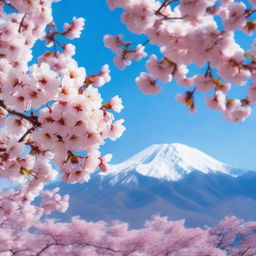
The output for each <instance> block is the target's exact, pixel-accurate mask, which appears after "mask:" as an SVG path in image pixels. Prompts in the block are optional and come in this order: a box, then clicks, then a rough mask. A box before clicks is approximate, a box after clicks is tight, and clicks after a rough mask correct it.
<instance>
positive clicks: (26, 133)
mask: <svg viewBox="0 0 256 256" xmlns="http://www.w3.org/2000/svg"><path fill="white" fill-rule="evenodd" d="M34 130H35V128H34V127H31V128H30V129H28V130H27V131H26V132H25V133H24V134H23V136H22V137H21V138H20V139H19V140H18V142H22V141H24V139H25V138H26V136H27V135H28V134H30V133H31V132H33V131H34Z"/></svg>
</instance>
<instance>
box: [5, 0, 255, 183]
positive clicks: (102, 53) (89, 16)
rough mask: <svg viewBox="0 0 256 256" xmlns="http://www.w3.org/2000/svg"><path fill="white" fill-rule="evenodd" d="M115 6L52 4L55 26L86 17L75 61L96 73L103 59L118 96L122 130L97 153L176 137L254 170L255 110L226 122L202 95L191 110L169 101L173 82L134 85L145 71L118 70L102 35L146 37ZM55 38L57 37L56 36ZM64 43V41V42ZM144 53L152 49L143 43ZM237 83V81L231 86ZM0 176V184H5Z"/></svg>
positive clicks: (106, 92) (139, 67) (120, 153)
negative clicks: (151, 87) (145, 88)
mask: <svg viewBox="0 0 256 256" xmlns="http://www.w3.org/2000/svg"><path fill="white" fill-rule="evenodd" d="M120 13H121V10H116V11H114V12H113V11H110V10H109V9H108V7H107V5H106V1H105V0H97V1H84V0H76V1H75V2H74V1H69V0H62V1H61V2H58V3H55V4H54V17H55V20H56V23H57V25H58V28H59V29H61V28H62V25H63V23H65V22H70V21H71V20H72V17H73V16H75V17H84V18H85V19H86V26H85V30H84V32H83V34H82V36H81V38H79V39H76V40H73V41H72V43H74V44H75V45H76V46H77V53H76V56H75V58H76V60H77V61H78V62H79V65H80V66H84V67H85V68H86V70H87V73H88V74H91V73H97V72H98V71H99V70H100V68H101V67H102V65H104V64H109V65H110V69H111V76H112V80H111V82H110V83H108V84H106V85H105V86H103V87H102V88H101V93H102V95H103V97H104V99H105V100H106V101H107V100H108V99H110V98H111V97H113V96H115V95H119V96H120V97H121V98H122V99H123V104H124V106H125V109H124V110H123V111H122V112H121V113H120V114H116V118H117V119H119V118H124V119H125V126H126V128H127V129H126V131H125V133H124V135H123V136H122V137H121V138H120V139H119V140H117V141H114V142H113V141H110V140H108V141H106V144H105V145H104V146H103V147H102V152H103V153H112V154H113V159H112V162H113V163H118V162H121V161H123V160H125V159H127V158H128V157H130V156H132V155H133V154H135V153H137V152H139V151H141V150H143V149H144V148H146V147H148V146H150V145H152V144H160V143H174V142H179V143H183V144H186V145H188V146H192V147H196V148H198V149H200V150H202V151H203V152H205V153H207V154H208V155H210V156H212V157H214V158H216V159H218V160H220V161H222V162H225V163H228V164H231V165H234V166H237V167H242V168H247V169H251V170H256V157H255V156H256V113H254V112H253V114H252V115H251V117H250V118H248V119H247V120H246V121H245V122H242V123H235V124H234V123H229V122H227V121H225V120H224V118H223V116H222V115H221V113H219V112H216V111H212V110H209V109H207V108H206V106H205V103H204V99H203V98H204V97H203V96H200V95H196V106H197V112H196V113H195V114H189V113H188V110H187V109H186V108H185V107H184V106H182V105H180V104H179V103H178V102H177V101H176V100H175V94H176V93H177V92H179V93H180V92H185V89H184V88H182V87H181V86H179V85H177V84H176V83H175V82H174V81H172V82H171V83H169V84H164V85H163V87H162V91H161V92H160V94H158V95H157V96H149V95H144V94H143V93H142V92H141V91H139V89H138V87H137V85H136V84H135V81H134V80H135V77H136V76H137V75H138V74H139V73H140V72H142V71H145V67H144V63H145V61H146V58H145V59H144V60H143V61H142V62H139V63H138V62H134V63H133V64H132V65H131V66H129V67H127V68H126V69H125V70H124V71H120V70H118V69H117V68H116V67H115V66H114V65H113V63H112V59H113V57H114V55H113V54H112V52H110V50H109V49H106V48H105V47H104V45H103V36H104V35H105V34H107V33H109V34H113V35H116V34H119V33H122V34H124V35H125V39H126V40H128V41H134V42H136V43H141V42H144V41H145V39H146V37H144V36H135V35H133V34H132V33H130V32H129V31H127V30H126V27H125V26H124V25H123V24H122V23H121V22H120ZM237 38H238V39H239V41H241V42H242V43H243V45H245V46H246V47H249V45H250V44H249V43H248V40H247V41H245V39H244V38H243V37H242V36H241V35H238V37H237ZM61 42H64V41H62V39H61ZM65 42H66V41H65ZM147 49H148V50H149V51H148V53H153V52H155V50H156V48H154V47H149V46H148V45H147ZM44 50H45V47H42V43H39V44H37V46H36V47H35V52H34V53H35V57H36V56H38V55H40V54H42V51H44ZM236 87H237V86H236ZM235 94H236V95H239V96H240V97H245V96H246V91H245V88H240V87H237V88H236V90H235ZM5 183H6V182H5V181H1V183H0V185H1V186H6V184H5Z"/></svg>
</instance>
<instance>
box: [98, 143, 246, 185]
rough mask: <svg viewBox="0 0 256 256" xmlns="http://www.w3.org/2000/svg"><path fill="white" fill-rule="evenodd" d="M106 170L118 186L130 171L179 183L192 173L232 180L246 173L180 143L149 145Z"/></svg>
mask: <svg viewBox="0 0 256 256" xmlns="http://www.w3.org/2000/svg"><path fill="white" fill-rule="evenodd" d="M109 169H110V170H109V172H108V173H107V174H106V175H107V176H108V175H109V176H110V177H109V178H111V179H112V183H114V182H118V180H119V179H120V178H122V177H124V176H127V174H128V173H129V172H131V171H136V172H137V173H139V174H141V175H143V176H148V177H154V178H157V179H162V180H167V181H177V180H180V179H182V178H184V177H185V175H187V174H189V173H191V172H192V171H199V172H202V173H204V174H208V173H223V174H227V175H231V176H238V175H241V174H243V173H244V172H245V171H243V170H240V169H238V168H235V167H232V166H229V165H226V164H224V163H222V162H220V161H217V160H216V159H214V158H212V157H210V156H208V155H206V154H205V153H203V152H201V151H200V150H198V149H196V148H192V147H188V146H186V145H183V144H179V143H173V144H159V145H152V146H150V147H148V148H146V149H145V150H143V151H141V152H140V153H138V154H136V155H134V156H133V157H131V158H129V159H128V160H126V161H124V162H122V163H120V164H116V165H112V166H110V168H109ZM103 175H104V174H103ZM130 179H131V178H130ZM128 181H129V180H128Z"/></svg>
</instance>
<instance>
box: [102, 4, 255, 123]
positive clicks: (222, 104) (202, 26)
mask: <svg viewBox="0 0 256 256" xmlns="http://www.w3.org/2000/svg"><path fill="white" fill-rule="evenodd" d="M107 3H108V5H109V7H110V9H112V10H113V9H115V8H122V9H123V13H122V15H121V21H122V22H123V23H124V24H125V25H126V26H127V28H128V30H130V31H131V32H132V33H134V34H143V35H145V36H146V37H147V40H146V41H145V42H144V43H142V44H139V45H137V46H135V47H133V45H132V43H131V42H128V41H124V40H123V36H122V35H121V34H119V35H116V36H112V35H105V37H104V43H105V46H106V47H107V48H110V49H111V50H112V51H113V52H114V53H115V54H116V57H115V58H114V63H115V64H116V65H117V67H118V68H120V69H124V68H125V67H126V66H128V65H130V64H131V62H132V61H133V60H136V61H138V60H141V59H142V58H143V57H145V56H147V53H146V52H145V47H146V44H148V43H150V44H152V45H155V46H157V47H159V52H157V53H156V54H151V55H150V56H149V57H148V60H147V61H146V64H145V66H146V69H147V72H141V73H140V75H139V76H138V77H137V78H136V83H137V84H138V86H139V89H140V90H141V91H142V92H144V93H145V94H152V95H154V94H157V93H159V92H160V90H161V84H162V83H170V82H171V81H172V80H173V79H175V80H176V82H177V83H178V84H180V85H181V86H183V87H185V90H186V91H185V92H184V93H183V94H177V95H176V98H177V100H178V101H179V102H180V103H181V104H184V105H186V106H187V107H188V108H189V110H190V112H192V113H193V112H195V95H196V93H208V95H209V96H208V97H206V99H205V101H206V104H207V106H208V107H209V108H210V109H215V110H218V111H221V112H222V113H223V114H224V117H225V119H227V120H229V121H231V122H239V121H244V120H245V119H246V118H247V117H248V116H249V115H250V114H251V106H252V105H254V104H255V103H256V100H255V99H256V93H255V92H256V90H255V88H256V83H255V78H256V41H255V40H253V35H255V34H254V33H255V29H256V22H255V15H254V14H255V11H256V9H255V7H256V2H255V1H254V0H250V1H234V0H218V1H217V0H163V1H158V0H107ZM237 33H243V36H244V37H245V40H247V41H248V40H249V41H250V42H251V48H250V49H248V50H247V49H246V50H245V49H244V48H243V45H242V44H240V43H239V42H238V40H237V38H238V35H237ZM191 64H194V65H196V66H197V67H198V72H197V73H195V74H194V75H191V73H190V71H191ZM193 68H194V66H193ZM245 84H250V86H249V89H245V93H244V94H245V95H247V96H245V97H243V96H242V97H241V98H239V99H238V98H230V97H229V96H228V92H229V91H230V90H231V89H232V88H233V86H235V85H238V86H244V85H245ZM210 92H212V93H211V95H210Z"/></svg>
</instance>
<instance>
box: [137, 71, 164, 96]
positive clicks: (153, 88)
mask: <svg viewBox="0 0 256 256" xmlns="http://www.w3.org/2000/svg"><path fill="white" fill-rule="evenodd" d="M135 81H136V83H137V84H138V86H139V88H140V90H141V91H142V92H144V93H145V94H151V95H154V94H157V93H159V92H160V90H161V87H160V86H159V85H157V84H156V80H155V79H153V77H152V76H150V75H149V74H147V73H144V72H142V73H140V76H139V77H137V78H136V80H135Z"/></svg>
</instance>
